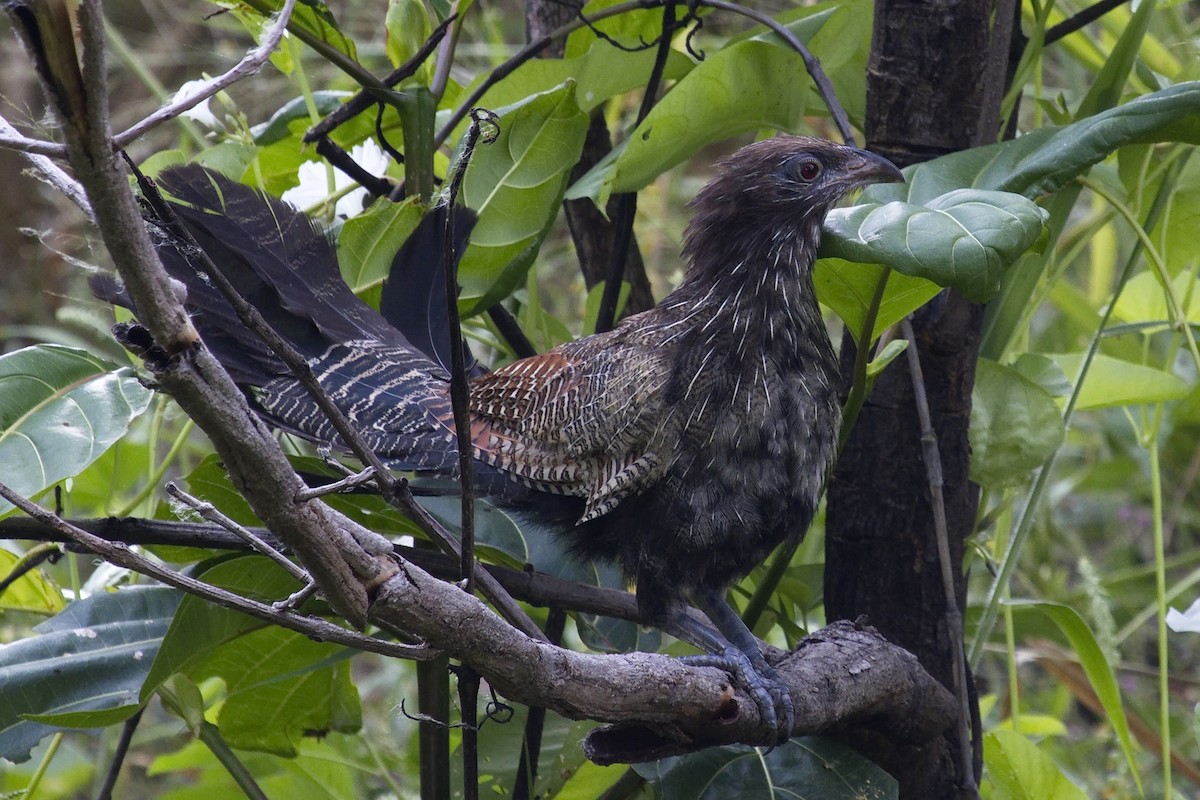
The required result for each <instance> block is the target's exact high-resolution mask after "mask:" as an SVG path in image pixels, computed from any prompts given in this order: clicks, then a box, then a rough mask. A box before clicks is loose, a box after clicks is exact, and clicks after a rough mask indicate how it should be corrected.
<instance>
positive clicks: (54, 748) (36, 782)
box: [24, 732, 64, 800]
mask: <svg viewBox="0 0 1200 800" xmlns="http://www.w3.org/2000/svg"><path fill="white" fill-rule="evenodd" d="M63 736H64V734H63V733H61V732H59V733H56V734H54V735H53V736H51V737H50V744H49V745H47V747H46V754H45V755H44V756H42V760H41V762H40V763H39V764H38V768H37V772H35V773H33V777H32V778H30V779H29V786H28V787H26V789H25V796H24V800H33V797H34V795H36V794H37V790H38V786H40V785H41V783H42V778H44V777H46V771H47V770H48V769H50V762H51V761H53V760H54V754H55V753H57V752H58V746H59V745H61V744H62V741H63Z"/></svg>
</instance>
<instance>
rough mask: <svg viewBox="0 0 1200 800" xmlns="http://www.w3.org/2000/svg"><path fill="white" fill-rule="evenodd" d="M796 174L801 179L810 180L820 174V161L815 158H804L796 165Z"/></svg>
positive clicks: (813, 179)
mask: <svg viewBox="0 0 1200 800" xmlns="http://www.w3.org/2000/svg"><path fill="white" fill-rule="evenodd" d="M796 174H797V175H798V176H800V179H801V180H802V181H806V182H812V181H815V180H816V179H817V176H818V175H820V174H821V162H819V161H817V160H816V159H815V158H806V159H804V160H803V161H801V162H800V163H799V164H797V165H796Z"/></svg>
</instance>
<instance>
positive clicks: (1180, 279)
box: [1113, 272, 1200, 325]
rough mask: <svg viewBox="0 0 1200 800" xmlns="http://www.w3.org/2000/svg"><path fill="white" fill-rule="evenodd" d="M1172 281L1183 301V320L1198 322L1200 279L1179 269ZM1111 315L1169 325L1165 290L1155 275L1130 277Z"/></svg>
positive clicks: (1199, 318) (1169, 317)
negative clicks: (1179, 271)
mask: <svg viewBox="0 0 1200 800" xmlns="http://www.w3.org/2000/svg"><path fill="white" fill-rule="evenodd" d="M1171 283H1172V288H1173V289H1174V291H1175V297H1176V299H1178V300H1179V304H1180V306H1181V307H1183V306H1184V304H1185V303H1186V308H1185V309H1184V314H1183V316H1184V319H1186V320H1187V321H1188V322H1191V323H1193V324H1200V278H1197V277H1196V276H1195V275H1193V274H1192V273H1190V272H1181V273H1179V274H1178V275H1176V276H1175V278H1174V280H1172V281H1171ZM1113 316H1114V317H1116V318H1117V319H1120V320H1124V321H1125V322H1131V323H1141V322H1158V323H1161V324H1162V325H1170V323H1171V312H1170V309H1169V308H1168V306H1167V292H1166V289H1165V288H1164V287H1163V285H1162V283H1161V282H1159V280H1158V275H1157V274H1156V273H1154V272H1143V273H1140V274H1138V275H1135V276H1134V277H1133V278H1130V279H1129V281H1127V282H1126V284H1125V288H1124V289H1123V290H1122V291H1121V296H1120V297H1118V298H1117V302H1116V305H1114V306H1113Z"/></svg>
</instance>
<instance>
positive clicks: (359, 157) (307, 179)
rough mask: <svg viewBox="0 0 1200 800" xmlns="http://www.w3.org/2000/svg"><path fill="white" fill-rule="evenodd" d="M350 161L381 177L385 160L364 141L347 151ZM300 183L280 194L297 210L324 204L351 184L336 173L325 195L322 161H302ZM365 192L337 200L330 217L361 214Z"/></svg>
mask: <svg viewBox="0 0 1200 800" xmlns="http://www.w3.org/2000/svg"><path fill="white" fill-rule="evenodd" d="M350 158H352V159H354V161H355V162H356V163H357V164H358V165H359V166H360V167H362V168H363V169H365V170H366V171H367V172H369V173H371V174H372V175H382V174H383V172H384V170H386V169H387V165H388V156H387V153H384V152H383V150H382V149H381V148H380V147H379V145H378V144H376V142H375V140H374V139H367V140H366V141H364V142H362V143H361V144H356V145H354V147H353V148H351V150H350ZM297 177H298V178H299V180H300V182H299V183H298V184H297V185H296V186H294V187H292V188H291V189H288V190H287V191H286V192H284V193H283V198H282V199H283V201H284V202H286V203H291V204H292V205H294V206H296V207H297V208H300V209H305V208H312V207H313V206H315V205H318V204H320V203H323V202H325V199H326V198H327V197H329V196H330V195H331V194H338V193H340V192H342V191H343V190H345V189H348V188H349V187H351V186H354V185H355V183H354V181H353V180H352V179H351V178H350V177H349V176H348V175H346V174H344V173H342V172H341V171H339V170H336V169H335V170H334V171H333V191H332V192H330V191H329V174H328V172H326V168H325V162H324V161H305V162H304V163H303V164H301V165H300V171H299V172H298V173H297ZM366 196H367V190H366V189H364V188H362V187H361V186H359V187H358V188H356V189H353V190H351V191H349V192H347V193H346V194H344V195H342V196H341V197H339V198H338V201H337V206H336V207H335V208H334V213H335V214H336V215H337V216H339V217H353V216H355V215H356V214H360V213H362V210H363V200H364V199H366Z"/></svg>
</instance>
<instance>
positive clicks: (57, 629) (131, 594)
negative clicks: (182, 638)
mask: <svg viewBox="0 0 1200 800" xmlns="http://www.w3.org/2000/svg"><path fill="white" fill-rule="evenodd" d="M178 603H179V592H177V591H175V590H174V589H168V588H165V587H158V586H155V587H142V586H135V587H129V588H123V589H121V590H119V591H116V592H104V593H102V594H95V595H92V596H91V597H89V598H87V599H85V600H79V601H76V602H74V603H71V604H70V605H69V606H67V607H66V608H65V609H64V610H63V612H62V613H61V614H59V615H58V616H56V617H54V618H52V619H50V620H47V621H46V622H43V623H42V624H41V625H38V626H37V627H36V628H34V630H35V631H36V632H37V633H38V634H40V635H38V636H35V637H31V638H28V639H21V640H19V641H16V642H13V643H12V644H8V645H4V646H3V647H0V685H2V686H3V687H4V691H3V692H0V756H3V757H4V758H7V759H9V760H10V761H18V762H19V761H25V760H26V759H28V758H29V751H30V749H31V748H32V747H33V746H34V745H36V744H37V743H38V742H39V741H40V740H41V739H42V738H43V737H45V736H47V735H49V734H50V733H53V732H54V728H52V727H50V726H49V725H48V724H46V722H48V721H53V722H54V723H56V724H57V725H61V726H68V725H69V726H72V727H96V726H100V725H107V724H111V723H113V722H117V721H119V720H122V719H125V718H127V717H129V716H130V715H132V714H133V713H134V712H135V711H137V709H138V708H139V707H140V705H141V700H140V698H139V696H138V690H139V689H141V686H142V682H143V680H144V679H145V677H146V674H147V672H148V671H149V670H150V664H151V662H152V661H153V660H154V657H155V653H157V652H158V648H159V645H160V643H161V642H162V637H163V634H164V633H165V632H166V630H167V625H168V623H169V622H170V620H171V616H172V615H173V614H174V613H175V608H176V606H177V605H178ZM29 715H37V716H38V719H40V720H43V721H44V722H34V721H31V720H30V719H28V718H27V717H28V716H29Z"/></svg>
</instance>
